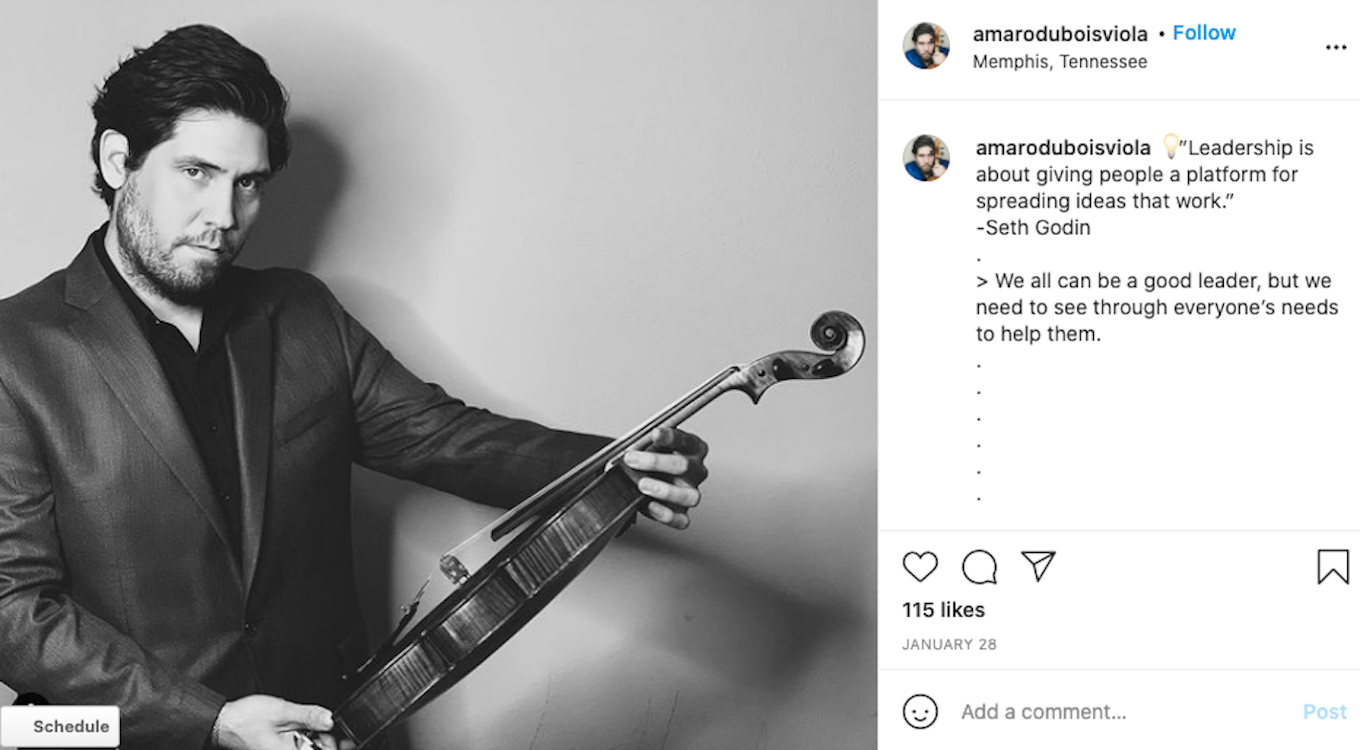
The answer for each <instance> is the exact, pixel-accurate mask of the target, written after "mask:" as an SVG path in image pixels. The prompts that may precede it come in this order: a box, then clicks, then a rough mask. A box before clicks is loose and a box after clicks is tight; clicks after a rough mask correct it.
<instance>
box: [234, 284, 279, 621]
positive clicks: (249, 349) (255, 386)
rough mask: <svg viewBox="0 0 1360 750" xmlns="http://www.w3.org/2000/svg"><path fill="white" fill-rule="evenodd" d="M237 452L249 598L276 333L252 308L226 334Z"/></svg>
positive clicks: (265, 474) (260, 525) (265, 475)
mask: <svg viewBox="0 0 1360 750" xmlns="http://www.w3.org/2000/svg"><path fill="white" fill-rule="evenodd" d="M226 344H227V358H228V361H230V363H231V382H232V402H233V409H234V410H235V414H236V446H237V448H236V450H237V452H238V454H239V455H240V457H241V546H242V547H243V549H242V553H243V555H244V556H243V558H242V560H241V566H242V575H243V576H244V579H245V583H246V595H247V596H249V592H250V583H251V581H253V580H254V577H255V568H256V565H257V563H258V562H259V558H260V540H261V537H262V535H263V532H264V506H265V492H266V488H267V483H268V479H269V450H270V438H271V435H272V432H273V414H274V399H273V393H274V351H273V350H274V334H273V331H272V328H271V326H270V322H269V318H268V316H267V315H266V314H265V313H264V312H263V311H262V310H257V309H255V308H254V307H253V306H246V307H244V308H243V309H242V311H241V321H240V323H239V324H238V325H235V326H233V327H232V328H231V330H229V331H228V333H227V337H226Z"/></svg>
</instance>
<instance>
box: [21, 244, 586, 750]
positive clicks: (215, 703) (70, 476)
mask: <svg viewBox="0 0 1360 750" xmlns="http://www.w3.org/2000/svg"><path fill="white" fill-rule="evenodd" d="M102 238H103V230H100V231H97V232H96V233H95V234H93V235H91V237H90V239H89V240H88V241H87V242H86V245H85V248H84V249H83V250H82V251H81V252H80V254H79V255H78V256H77V257H76V259H75V261H74V262H73V263H72V264H71V266H70V267H69V268H67V269H66V270H64V271H58V272H57V273H54V274H52V275H51V276H49V277H48V278H46V279H44V280H43V281H41V282H39V283H38V284H36V285H34V286H32V287H30V288H29V289H27V290H25V291H23V292H21V293H19V294H18V295H16V296H14V297H11V298H9V299H7V300H4V301H0V681H4V682H5V683H7V684H9V685H10V686H11V687H12V688H14V689H15V690H18V691H19V692H30V691H32V692H37V693H41V694H43V695H45V696H46V697H47V698H48V699H49V700H51V701H52V702H53V703H70V704H106V705H108V704H111V705H117V706H120V707H121V709H122V736H123V746H124V747H147V748H174V749H175V750H183V748H193V747H199V746H201V745H203V743H204V741H205V739H206V738H207V735H208V733H209V732H210V730H211V727H212V724H213V721H214V720H215V718H216V715H217V713H218V710H219V709H220V708H221V705H222V703H223V702H224V701H225V700H229V699H233V698H237V697H240V696H243V695H248V694H251V693H267V694H271V695H277V696H281V697H284V698H288V699H290V700H294V701H298V702H309V703H310V702H314V703H320V704H323V705H326V704H329V705H334V704H335V703H337V702H338V701H339V700H340V699H342V698H343V697H344V696H343V687H342V685H341V683H340V680H339V677H340V675H341V674H343V673H344V672H345V671H348V670H350V669H353V668H354V667H356V666H357V665H358V663H359V662H360V661H362V659H363V658H364V657H365V656H366V651H367V645H366V642H365V636H364V632H363V627H362V623H361V620H360V615H359V608H358V603H357V597H356V594H355V588H354V582H353V562H352V559H351V549H350V465H351V464H352V463H359V464H361V465H364V466H367V467H369V468H372V469H376V470H378V471H381V472H384V473H387V474H390V475H393V476H397V477H402V478H405V479H411V480H414V481H417V482H421V483H423V484H426V485H429V486H432V487H437V488H440V489H443V490H446V491H449V492H454V493H456V494H459V495H462V496H464V497H468V498H471V499H474V500H478V501H481V502H489V503H494V504H499V505H502V506H508V505H511V504H513V503H515V502H517V501H519V500H521V499H523V498H525V497H527V496H529V495H530V494H532V493H533V492H534V491H535V490H537V489H538V488H539V487H541V486H542V485H544V484H546V483H547V482H548V481H550V480H551V479H553V478H554V477H556V476H557V475H558V474H560V473H562V472H564V471H566V470H567V469H568V468H570V467H571V466H573V465H574V464H575V463H576V462H577V461H579V460H580V459H581V458H583V457H584V456H586V455H588V454H589V453H591V452H593V451H594V450H596V449H597V448H599V447H600V446H601V445H602V444H603V442H604V441H603V439H601V438H597V437H592V436H585V435H577V434H573V433H565V432H559V431H554V430H549V429H547V428H544V427H542V426H539V425H536V424H533V423H530V422H525V421H521V420H513V419H508V418H505V417H500V416H496V415H493V414H491V413H489V412H486V411H484V410H481V409H475V408H471V407H468V406H466V405H465V404H463V403H462V402H461V401H458V400H456V399H453V398H450V397H449V396H448V395H446V394H445V393H444V392H443V391H442V390H440V389H439V388H438V387H437V386H434V385H431V384H427V383H424V382H422V381H421V380H419V379H418V378H416V377H415V376H413V375H412V374H411V373H410V372H409V371H407V370H406V369H405V368H404V367H402V366H401V364H400V363H398V362H397V361H396V360H395V359H394V358H393V357H392V355H391V354H390V353H388V351H387V350H386V349H384V348H383V346H382V345H381V344H380V343H378V341H377V340H376V339H374V337H373V336H372V335H370V334H369V333H368V332H367V331H365V330H364V328H363V327H362V326H360V325H359V324H358V323H357V322H356V321H355V320H354V319H353V318H351V317H350V316H349V315H348V314H346V312H345V311H344V310H343V309H342V308H341V306H340V305H339V303H338V302H337V301H336V300H335V298H334V297H333V296H332V295H331V294H330V292H329V291H328V290H327V289H326V288H325V286H324V285H322V283H321V282H319V281H318V280H316V279H315V278H313V277H311V276H309V275H307V274H305V273H302V272H299V271H289V270H278V269H275V270H268V271H252V270H246V269H231V270H230V271H229V272H228V274H227V275H226V276H225V277H224V279H223V281H222V283H223V284H226V285H227V286H226V287H225V288H226V290H227V291H228V292H229V293H231V294H233V295H235V296H236V298H237V299H238V300H239V302H240V306H239V308H238V311H237V315H238V316H240V317H239V318H237V319H236V320H235V321H234V322H233V323H232V324H231V325H230V326H229V329H228V332H227V334H226V338H225V344H226V347H227V351H228V359H229V362H230V370H231V378H232V396H233V408H234V410H235V418H236V438H237V444H238V446H239V453H240V465H241V489H242V498H241V503H242V506H241V507H242V511H243V522H242V524H243V528H242V534H241V536H242V544H241V550H240V552H239V560H240V562H239V564H238V562H237V558H238V555H233V554H232V550H231V549H230V542H229V541H228V539H229V535H228V532H227V529H226V525H225V522H224V520H223V517H222V511H221V506H220V505H219V504H218V502H217V500H216V499H215V498H214V497H213V496H212V490H211V487H210V485H209V481H208V477H207V474H206V470H205V468H204V466H203V464H202V461H201V459H200V457H199V454H198V452H197V450H196V448H195V446H194V442H193V440H192V438H191V436H190V432H189V429H188V427H187V426H186V424H185V423H184V420H183V417H182V416H181V413H180V410H179V408H178V406H177V404H176V402H175V400H174V397H173V395H172V393H171V391H170V389H169V386H168V384H167V383H166V381H165V377H164V375H163V374H162V372H161V369H160V366H159V364H158V362H157V360H156V357H155V355H154V353H153V351H152V349H151V348H150V346H149V344H148V343H147V341H146V338H145V336H144V334H143V332H142V331H141V330H140V329H139V328H138V325H137V323H136V321H135V320H134V318H133V316H132V313H131V312H130V311H129V310H128V309H127V305H126V303H125V302H124V300H123V299H121V297H120V296H119V294H118V292H117V290H116V289H115V288H114V287H113V286H112V284H111V283H110V280H109V278H108V276H107V275H106V273H105V272H104V270H103V268H101V266H100V263H99V259H98V257H97V256H96V255H95V253H96V252H97V250H96V248H97V246H98V245H101V244H102V242H103V239H102Z"/></svg>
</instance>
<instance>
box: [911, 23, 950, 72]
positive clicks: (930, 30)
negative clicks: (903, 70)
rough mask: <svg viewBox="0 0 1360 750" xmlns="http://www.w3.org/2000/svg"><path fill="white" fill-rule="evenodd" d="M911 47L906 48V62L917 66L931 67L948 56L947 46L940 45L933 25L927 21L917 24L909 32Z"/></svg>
mask: <svg viewBox="0 0 1360 750" xmlns="http://www.w3.org/2000/svg"><path fill="white" fill-rule="evenodd" d="M911 40H912V44H913V45H915V46H914V47H913V48H912V49H909V50H907V62H909V63H911V64H912V65H915V66H916V67H918V68H933V67H935V66H937V65H940V64H942V63H943V62H944V59H945V58H946V57H948V56H949V48H948V47H940V46H938V44H937V42H938V41H939V40H938V39H937V38H936V36H935V27H934V26H931V25H930V24H928V23H922V24H917V26H916V28H915V29H912V32H911Z"/></svg>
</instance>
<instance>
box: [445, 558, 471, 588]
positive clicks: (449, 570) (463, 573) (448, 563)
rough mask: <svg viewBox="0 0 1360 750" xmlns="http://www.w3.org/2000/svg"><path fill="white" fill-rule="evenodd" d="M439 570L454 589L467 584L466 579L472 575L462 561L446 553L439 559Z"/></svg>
mask: <svg viewBox="0 0 1360 750" xmlns="http://www.w3.org/2000/svg"><path fill="white" fill-rule="evenodd" d="M439 570H441V571H442V572H443V573H444V577H445V578H447V579H449V583H452V584H453V585H454V587H455V588H456V587H458V586H462V585H463V584H465V583H467V579H468V577H469V576H471V575H472V574H471V573H469V572H468V569H467V566H466V565H464V564H463V563H462V561H460V560H459V559H458V558H457V557H454V556H453V555H452V554H450V553H447V552H446V553H444V555H443V556H441V557H440V558H439Z"/></svg>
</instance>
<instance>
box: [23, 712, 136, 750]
mask: <svg viewBox="0 0 1360 750" xmlns="http://www.w3.org/2000/svg"><path fill="white" fill-rule="evenodd" d="M118 742H119V726H118V707H117V706H4V707H0V745H4V746H5V747H100V748H115V747H118Z"/></svg>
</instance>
